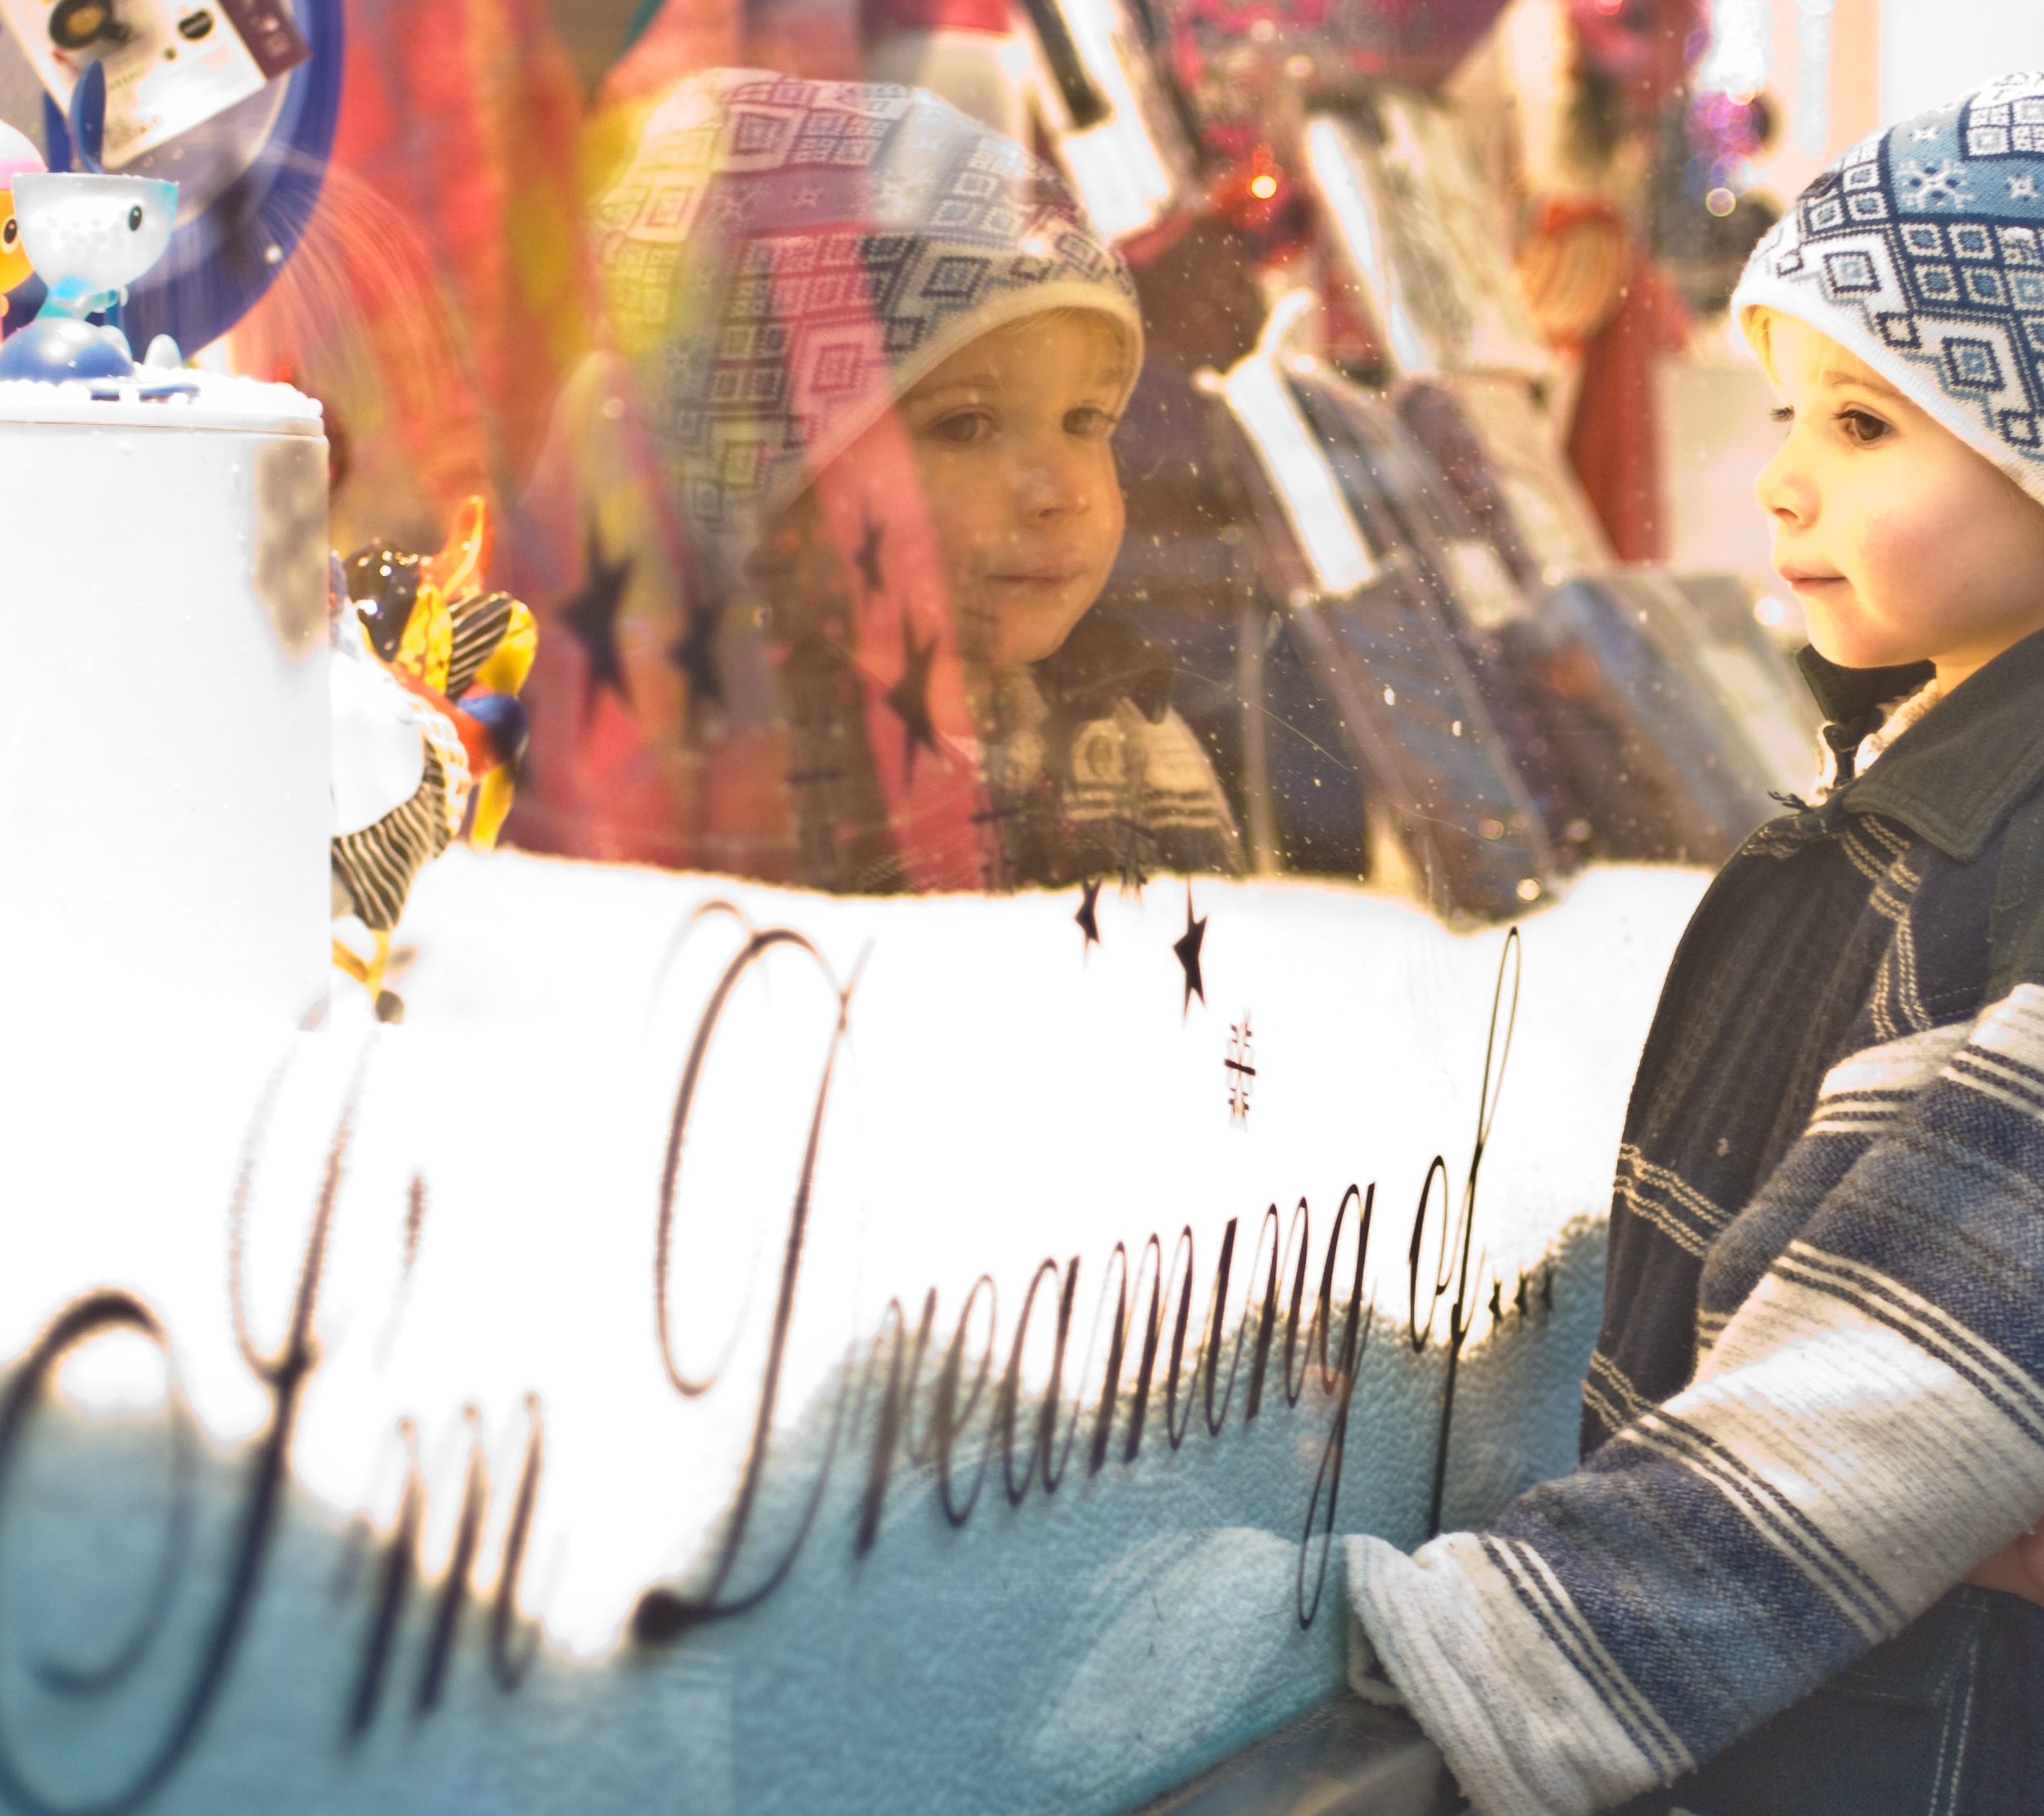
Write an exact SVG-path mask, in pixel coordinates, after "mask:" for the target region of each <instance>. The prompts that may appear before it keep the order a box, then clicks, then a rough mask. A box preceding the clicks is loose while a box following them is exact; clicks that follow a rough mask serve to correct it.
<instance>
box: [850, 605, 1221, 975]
mask: <svg viewBox="0 0 2044 1816" xmlns="http://www.w3.org/2000/svg"><path fill="white" fill-rule="evenodd" d="M936 660H937V639H936V638H935V637H932V638H931V639H930V640H929V642H927V643H925V644H924V645H923V646H921V647H920V648H918V647H917V646H916V642H915V628H914V627H913V626H911V625H910V623H909V621H908V619H907V618H906V616H905V617H904V618H903V619H902V620H901V679H900V680H899V681H897V682H895V684H894V685H893V686H892V687H890V688H888V691H887V703H888V705H889V706H891V707H892V708H893V709H894V713H895V717H896V718H898V719H900V720H901V723H902V725H903V726H904V727H906V729H907V731H908V750H907V753H906V758H905V760H904V762H903V763H902V775H903V777H904V779H906V778H907V777H908V776H913V775H914V774H915V752H916V747H917V746H918V745H920V746H921V747H922V748H923V749H925V750H927V751H928V752H929V753H930V754H931V755H933V756H934V755H935V754H937V726H936V723H935V722H934V721H933V719H932V718H930V669H931V668H932V666H933V664H935V662H936ZM1201 1000H1202V1001H1204V1000H1205V998H1201Z"/></svg>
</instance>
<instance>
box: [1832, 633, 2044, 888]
mask: <svg viewBox="0 0 2044 1816" xmlns="http://www.w3.org/2000/svg"><path fill="white" fill-rule="evenodd" d="M2039 781H2044V631H2039V632H2037V633H2034V634H2033V635H2032V636H2029V637H2025V638H2024V640H2023V641H2022V642H2020V643H2018V644H2017V645H2015V647H2014V648H2012V649H2009V650H2005V651H2002V654H2001V655H1997V657H1996V658H1995V659H1994V660H1993V661H1992V662H1990V663H1988V665H1987V666H1986V667H1985V668H1984V669H1980V670H1979V673H1976V674H1974V675H1972V676H1971V677H1970V678H1968V679H1967V680H1966V681H1965V682H1961V684H1960V685H1959V686H1958V687H1955V688H1954V689H1953V690H1952V692H1951V693H1950V694H1948V696H1946V697H1945V698H1944V699H1943V700H1940V701H1939V703H1938V704H1937V705H1936V707H1934V709H1932V710H1931V711H1930V712H1928V713H1925V715H1924V716H1923V718H1921V719H1920V720H1918V721H1917V723H1916V724H1914V725H1912V727H1910V728H1909V729H1908V731H1905V732H1903V735H1902V736H1900V737H1899V738H1898V739H1896V740H1895V741H1894V743H1893V744H1892V745H1890V746H1889V747H1888V749H1887V750H1886V751H1885V752H1884V753H1883V754H1882V756H1881V761H1880V762H1879V763H1876V764H1875V765H1874V766H1873V767H1872V769H1870V770H1869V771H1868V772H1867V774H1866V775H1864V776H1862V777H1861V778H1860V779H1859V780H1858V781H1855V782H1854V783H1852V784H1851V785H1849V787H1847V788H1846V789H1845V790H1844V792H1843V794H1841V795H1840V803H1841V804H1842V805H1843V806H1844V807H1845V810H1846V811H1847V812H1850V813H1879V814H1883V815H1885V816H1887V817H1888V818H1890V819H1892V820H1899V821H1901V822H1902V823H1903V825H1906V826H1908V828H1909V829H1910V830H1911V831H1912V832H1915V833H1917V834H1920V835H1921V837H1923V838H1925V839H1929V840H1930V843H1932V844H1934V845H1935V846H1936V847H1937V848H1939V850H1940V851H1942V852H1944V853H1945V854H1946V856H1948V857H1954V858H1957V859H1959V860H1961V861H1966V860H1970V859H1972V858H1975V857H1979V854H1980V852H1982V851H1983V850H1984V849H1985V848H1986V847H1987V844H1988V841H1989V840H1990V839H1992V838H1993V836H1994V834H1995V833H1996V832H1997V830H1999V829H2000V827H2001V825H2002V821H2004V820H2006V818H2007V817H2008V816H2009V813H2010V810H2012V809H2013V808H2014V807H2015V805H2016V803H2018V802H2019V801H2020V800H2022V798H2024V796H2025V795H2026V794H2028V793H2029V792H2030V791H2031V790H2032V789H2034V788H2035V787H2036V786H2037V784H2038V782H2039Z"/></svg>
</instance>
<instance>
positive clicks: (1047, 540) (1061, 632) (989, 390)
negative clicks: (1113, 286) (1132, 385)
mask: <svg viewBox="0 0 2044 1816" xmlns="http://www.w3.org/2000/svg"><path fill="white" fill-rule="evenodd" d="M1128 376H1129V373H1128V354H1127V351H1126V349H1125V347H1124V345H1123V342H1122V338H1121V335H1120V332H1119V330H1118V329H1116V326H1115V324H1113V322H1112V321H1111V320H1109V319H1108V318H1107V317H1106V316H1104V315H1093V314H1089V313H1085V312H1081V311H1059V312H1058V313H1055V314H1051V315H1039V316H1033V317H1031V318H1029V319H1028V320H1023V321H1021V322H1018V323H1017V324H1014V325H1013V326H1012V327H1009V328H1004V329H997V330H996V331H995V333H991V334H985V335H982V337H981V338H979V339H978V340H976V341H974V342H972V343H971V345H969V346H968V347H963V348H961V349H960V350H959V351H958V352H956V353H955V354H953V355H952V356H951V357H950V359H948V360H946V361H945V362H944V363H943V364H942V365H940V366H938V367H937V368H936V369H934V370H933V371H932V372H931V373H929V374H928V376H927V377H926V378H924V380H923V381H922V382H921V383H919V384H918V385H916V386H915V387H914V388H912V389H911V390H910V391H909V392H908V393H907V395H906V396H904V397H903V398H902V400H901V418H902V420H903V422H904V423H906V425H907V427H908V432H909V439H910V445H911V446H912V447H913V448H914V450H915V465H916V471H917V472H918V474H919V476H920V478H921V480H922V482H923V495H924V500H925V502H926V503H928V508H929V516H930V522H931V525H932V526H933V528H934V529H935V530H936V533H937V544H938V547H939V548H940V549H941V552H942V556H943V561H944V579H945V582H946V585H947V586H948V587H949V588H950V597H951V606H952V610H953V611H954V612H955V614H956V615H957V619H958V621H959V623H960V624H978V625H982V626H984V627H986V631H987V633H988V634H989V635H990V636H991V638H992V641H993V645H994V646H993V649H992V651H991V656H992V659H993V660H995V661H996V662H1003V663H1006V662H1036V661H1040V660H1042V659H1043V658H1044V656H1047V655H1050V654H1051V653H1052V652H1053V651H1055V650H1056V649H1057V648H1058V646H1059V645H1060V644H1062V642H1064V640H1065V638H1066V637H1067V635H1068V634H1069V633H1070V632H1071V627H1072V626H1073V625H1074V624H1077V623H1078V621H1079V619H1080V617H1082V616H1083V615H1085V611H1086V609H1087V607H1088V606H1090V605H1092V603H1093V602H1094V600H1095V599H1097V598H1098V597H1099V596H1100V589H1101V588H1102V587H1103V586H1104V585H1105V584H1107V571H1108V570H1109V569H1110V568H1111V567H1112V566H1114V557H1115V553H1116V551H1117V550H1118V549H1119V548H1120V546H1121V526H1122V507H1121V485H1120V480H1119V479H1118V477H1117V476H1116V473H1115V469H1114V455H1113V453H1112V452H1111V450H1110V449H1109V447H1108V445H1107V437H1108V436H1109V435H1110V434H1111V432H1113V429H1114V425H1115V415H1114V413H1115V411H1116V409H1118V408H1119V407H1120V402H1121V398H1122V396H1123V394H1124V392H1125V391H1126V390H1127V389H1128Z"/></svg>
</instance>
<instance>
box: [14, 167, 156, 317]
mask: <svg viewBox="0 0 2044 1816" xmlns="http://www.w3.org/2000/svg"><path fill="white" fill-rule="evenodd" d="M14 206H15V212H16V215H17V216H18V217H19V218H20V227H21V244H22V246H23V248H24V249H25V251H26V252H27V253H28V255H29V262H31V263H32V264H33V265H34V266H35V269H36V271H37V272H38V275H40V276H41V277H42V280H43V281H44V282H45V283H46V284H49V285H50V286H51V288H52V289H55V288H56V285H57V284H59V283H60V282H61V281H63V280H65V279H70V280H75V281H76V282H78V283H79V284H83V286H84V287H85V288H86V289H88V290H118V289H119V288H120V287H121V286H122V285H123V284H132V283H133V282H134V281H135V280H136V278H138V277H140V276H141V275H142V273H143V272H145V271H147V270H148V269H149V268H150V266H152V265H154V263H155V262H156V261H157V260H158V259H159V258H161V257H163V248H165V247H166V246H168V244H170V230H171V227H172V223H173V222H174V221H176V219H177V185H176V184H175V183H164V182H158V181H154V179H153V178H150V177H86V176H80V175H78V174H76V173H74V172H65V173H62V174H57V175H50V176H37V177H16V178H15V180H14Z"/></svg>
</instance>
